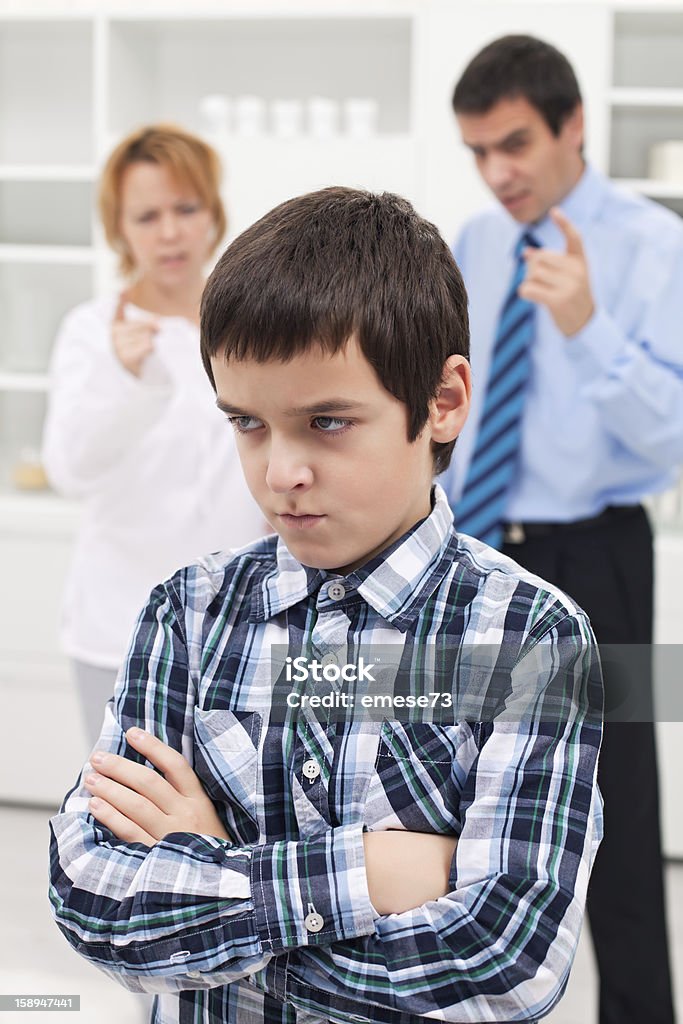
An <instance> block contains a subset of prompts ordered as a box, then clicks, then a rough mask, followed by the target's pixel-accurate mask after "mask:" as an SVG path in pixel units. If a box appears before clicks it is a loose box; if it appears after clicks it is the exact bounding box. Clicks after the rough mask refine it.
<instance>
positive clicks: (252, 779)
mask: <svg viewBox="0 0 683 1024" xmlns="http://www.w3.org/2000/svg"><path fill="white" fill-rule="evenodd" d="M261 725H262V723H261V716H260V714H258V713H257V712H255V711H228V710H227V709H225V708H217V709H214V710H211V711H207V710H204V709H202V708H195V712H194V732H195V764H194V770H195V772H196V773H197V775H198V776H199V778H200V779H201V781H202V783H203V785H204V788H205V790H206V792H207V793H208V795H209V796H210V797H211V799H212V800H213V802H214V803H215V804H216V806H217V808H218V812H219V815H220V817H221V818H222V820H223V822H224V824H225V827H226V829H227V830H228V832H229V834H230V836H231V837H232V838H233V839H234V840H235V842H236V843H239V844H243V843H256V842H258V840H259V837H260V833H261V830H260V827H259V821H260V813H259V808H260V807H261V806H262V801H261V799H260V796H259V744H260V739H261Z"/></svg>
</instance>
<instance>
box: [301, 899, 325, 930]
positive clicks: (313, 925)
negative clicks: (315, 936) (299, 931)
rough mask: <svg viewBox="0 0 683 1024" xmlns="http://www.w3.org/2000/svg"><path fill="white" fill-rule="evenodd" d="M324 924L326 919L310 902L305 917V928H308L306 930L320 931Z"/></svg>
mask: <svg viewBox="0 0 683 1024" xmlns="http://www.w3.org/2000/svg"><path fill="white" fill-rule="evenodd" d="M324 924H325V922H324V920H323V919H322V917H321V916H320V914H319V913H318V912H317V910H316V909H315V907H314V906H313V904H311V903H309V904H308V913H307V914H306V917H305V918H304V928H305V929H306V931H307V932H319V931H321V929H322V927H323V925H324Z"/></svg>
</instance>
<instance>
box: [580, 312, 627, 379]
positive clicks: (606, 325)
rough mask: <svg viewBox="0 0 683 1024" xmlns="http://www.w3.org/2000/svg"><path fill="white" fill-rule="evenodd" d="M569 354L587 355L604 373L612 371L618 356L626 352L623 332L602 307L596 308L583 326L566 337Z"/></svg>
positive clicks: (622, 355)
mask: <svg viewBox="0 0 683 1024" xmlns="http://www.w3.org/2000/svg"><path fill="white" fill-rule="evenodd" d="M567 342H568V344H567V352H568V353H569V355H570V356H577V357H581V356H584V355H586V354H587V355H589V356H590V357H592V359H593V360H594V362H595V363H597V365H598V366H599V367H600V369H601V370H602V371H603V372H604V373H614V371H615V369H616V366H617V364H618V362H619V360H620V357H622V358H623V357H624V356H625V355H627V354H628V352H627V349H628V343H627V341H626V339H625V338H624V335H623V333H622V332H621V331H620V329H619V327H618V326H617V325H616V324H615V322H614V320H613V319H612V318H611V317H610V316H608V314H607V313H606V312H605V311H604V310H603V309H596V310H595V312H594V313H593V316H592V317H591V318H590V320H589V321H588V323H587V324H586V326H585V327H582V328H581V330H580V331H577V332H576V334H572V335H570V336H569V338H567Z"/></svg>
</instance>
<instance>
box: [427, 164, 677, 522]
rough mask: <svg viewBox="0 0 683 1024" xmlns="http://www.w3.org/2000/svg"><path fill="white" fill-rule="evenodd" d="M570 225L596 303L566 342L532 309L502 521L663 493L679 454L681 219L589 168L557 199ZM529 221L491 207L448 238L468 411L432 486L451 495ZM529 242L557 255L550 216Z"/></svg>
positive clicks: (578, 514)
mask: <svg viewBox="0 0 683 1024" xmlns="http://www.w3.org/2000/svg"><path fill="white" fill-rule="evenodd" d="M560 207H561V209H562V210H563V211H564V213H565V214H566V215H567V217H569V219H570V220H571V221H572V222H573V224H574V225H575V226H576V227H577V228H578V230H579V232H580V233H581V237H582V239H583V244H584V248H585V251H586V255H587V259H588V264H589V268H590V278H591V285H592V288H593V295H594V299H595V306H596V309H595V313H594V315H593V317H592V318H591V320H590V321H589V322H588V323H587V324H586V326H585V327H584V328H583V329H582V330H580V331H579V332H577V333H576V334H575V335H573V336H572V337H570V338H567V337H565V336H564V335H563V334H562V333H561V331H560V330H559V329H558V328H557V327H556V326H555V323H554V322H553V319H552V317H551V315H550V313H549V311H548V310H547V309H546V308H545V307H544V306H540V305H539V306H538V308H537V322H536V333H535V338H534V341H533V343H532V349H531V369H530V379H529V382H528V387H527V394H526V401H525V407H524V414H523V422H522V439H521V448H520V461H519V468H518V472H517V475H516V478H515V481H514V483H513V485H512V488H511V491H510V494H509V496H508V502H507V507H506V512H505V518H506V519H507V520H509V521H519V520H521V521H537V522H538V521H540V522H545V521H549V522H568V521H571V520H575V519H582V518H586V517H589V516H594V515H597V514H598V513H599V512H601V511H602V510H603V509H604V508H605V507H606V506H607V505H628V504H634V503H636V502H638V501H640V500H641V499H642V498H644V497H645V496H646V495H648V494H652V493H655V492H658V491H662V490H665V489H666V488H667V487H670V486H672V484H673V483H674V482H675V479H676V468H677V467H678V466H679V465H680V464H681V463H683V225H682V224H681V221H680V219H679V218H678V217H677V216H676V215H675V214H673V213H672V212H670V211H669V210H666V209H664V208H663V207H662V206H659V205H657V204H656V203H653V202H651V201H649V200H647V199H643V198H641V197H638V196H635V195H631V194H630V193H628V192H626V191H622V190H621V189H620V188H619V187H618V186H616V185H614V184H613V183H612V182H610V181H609V180H608V179H607V178H605V177H604V176H603V175H601V174H599V173H598V172H597V171H596V170H595V169H594V168H592V167H590V166H587V167H586V169H585V171H584V173H583V175H582V176H581V178H580V180H579V182H578V183H577V185H576V186H575V188H574V189H573V190H572V192H570V193H569V195H568V196H567V197H566V198H565V199H564V201H563V202H562V203H561V204H560ZM524 230H527V226H526V225H520V224H519V223H517V222H516V221H515V220H514V219H513V218H512V217H510V215H509V214H508V213H507V212H506V211H505V210H504V208H503V207H501V206H496V207H495V208H493V209H490V210H486V211H484V212H483V213H481V214H479V215H477V216H475V217H474V218H472V220H470V221H469V222H468V223H467V224H466V225H465V227H464V229H463V231H462V233H461V235H460V237H459V238H458V240H457V242H456V244H455V247H454V250H453V251H454V255H455V258H456V260H457V262H458V266H459V267H460V269H461V271H462V274H463V277H464V279H465V284H466V286H467V291H468V294H469V301H470V319H471V333H472V354H471V362H472V378H473V396H472V410H471V412H470V416H469V419H468V421H467V424H466V425H465V428H464V430H463V432H462V434H461V436H460V437H459V439H458V442H457V444H456V447H455V452H454V455H453V460H452V463H451V466H450V467H449V469H448V471H447V472H446V473H444V474H442V475H441V477H440V481H439V482H440V483H441V484H442V486H443V487H444V488H445V490H446V492H447V493H448V495H449V500H450V501H451V504H455V502H456V501H457V500H458V498H459V497H460V494H461V492H462V487H463V483H464V479H465V475H466V472H467V466H468V463H469V460H470V458H471V455H472V451H473V444H474V439H475V435H476V429H477V423H478V420H479V417H480V414H481V409H482V403H483V398H484V394H485V391H486V380H487V374H488V367H489V364H490V359H491V353H492V348H493V343H494V339H495V333H496V326H497V322H498V314H499V310H500V307H501V305H502V303H503V301H504V299H505V295H506V291H507V288H508V286H509V282H510V280H511V277H512V273H513V263H514V255H513V254H514V248H515V245H516V243H517V240H518V238H519V237H520V235H521V234H522V233H523V231H524ZM532 230H533V233H534V235H535V237H536V238H537V239H538V241H539V243H540V244H541V245H542V246H543V247H546V248H548V249H554V250H557V251H564V249H565V248H566V246H565V242H564V238H563V236H562V235H561V233H560V231H559V229H558V228H557V227H555V225H554V224H553V222H552V221H551V220H550V219H549V218H547V217H546V218H544V220H542V221H540V222H539V223H538V224H535V225H533V226H532Z"/></svg>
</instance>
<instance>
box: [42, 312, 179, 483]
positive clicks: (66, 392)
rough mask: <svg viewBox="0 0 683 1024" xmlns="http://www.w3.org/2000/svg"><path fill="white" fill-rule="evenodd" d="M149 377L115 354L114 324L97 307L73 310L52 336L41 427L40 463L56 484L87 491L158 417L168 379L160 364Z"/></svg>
mask: <svg viewBox="0 0 683 1024" xmlns="http://www.w3.org/2000/svg"><path fill="white" fill-rule="evenodd" d="M156 369H157V372H156V374H154V373H152V374H150V375H149V378H150V379H140V378H138V377H135V376H134V375H133V374H132V373H129V372H128V371H127V370H126V369H125V368H124V367H123V366H122V365H121V363H120V362H119V360H118V359H117V358H116V356H115V354H114V351H113V349H112V345H111V338H110V332H109V324H108V323H107V322H106V320H103V319H102V317H100V316H99V315H98V313H97V312H96V311H95V310H94V309H93V308H90V309H87V308H82V307H81V308H78V309H76V310H73V311H72V312H71V313H70V314H69V315H68V316H67V317H66V318H65V319H64V321H63V323H62V326H61V327H60V330H59V333H58V335H57V338H56V340H55V349H54V355H53V358H52V362H51V365H50V395H49V401H48V410H47V416H46V420H45V429H44V433H43V452H42V457H43V462H44V464H45V469H46V472H47V475H48V477H49V479H50V482H51V483H52V485H53V486H54V487H55V488H56V489H57V490H58V491H60V492H61V493H63V494H65V495H67V496H68V497H75V498H78V497H84V496H86V495H87V494H88V493H89V492H90V491H91V490H92V488H93V487H96V486H97V485H98V483H99V481H100V480H101V478H102V477H103V476H105V475H106V474H107V473H108V472H109V471H110V470H111V469H112V468H113V467H114V466H115V465H116V464H117V463H118V462H119V461H120V460H121V459H122V458H124V457H125V456H126V455H129V454H130V451H131V446H132V445H134V444H135V442H136V440H137V439H138V438H140V437H141V436H142V435H143V434H145V433H146V432H147V431H148V430H149V429H150V428H151V427H152V426H153V425H154V424H155V423H156V422H157V421H158V419H159V418H160V416H161V415H162V414H163V412H164V410H165V408H166V407H167V405H168V400H169V396H170V394H171V383H170V380H169V378H168V375H167V374H166V373H165V371H164V370H163V368H162V367H160V366H157V367H156Z"/></svg>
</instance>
